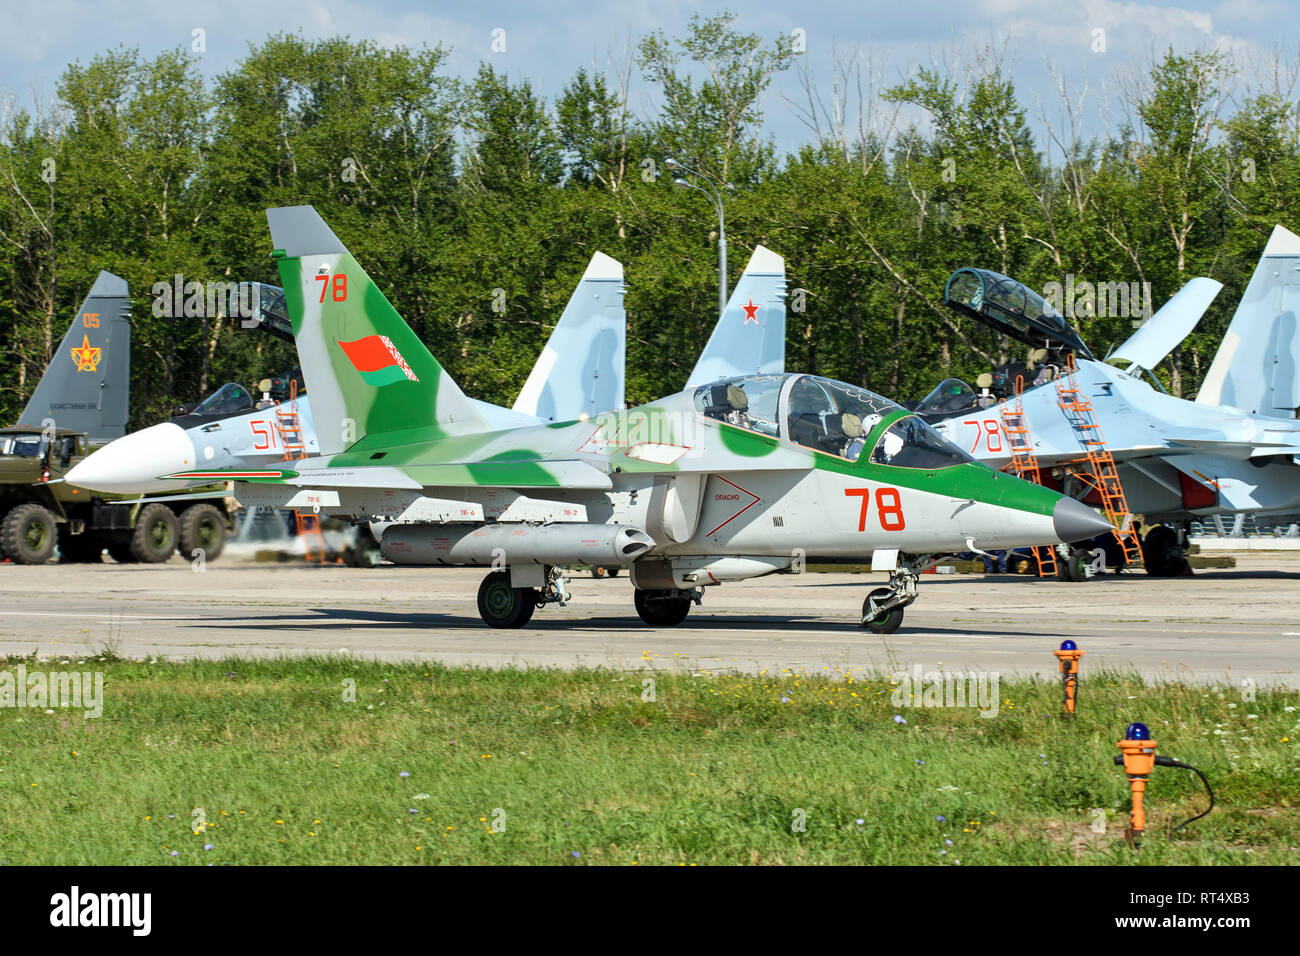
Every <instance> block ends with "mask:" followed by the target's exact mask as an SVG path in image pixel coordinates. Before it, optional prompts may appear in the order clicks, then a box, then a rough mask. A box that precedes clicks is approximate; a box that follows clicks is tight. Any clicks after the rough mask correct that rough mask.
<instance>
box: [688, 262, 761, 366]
mask: <svg viewBox="0 0 1300 956" xmlns="http://www.w3.org/2000/svg"><path fill="white" fill-rule="evenodd" d="M784 371H785V260H784V259H782V258H781V257H780V256H778V255H777V254H776V253H775V252H773V251H772V250H771V249H767V248H765V247H763V246H756V247H755V249H754V254H753V255H752V256H750V257H749V263H748V264H747V265H746V266H745V272H744V274H743V275H741V277H740V281H739V282H738V283H736V289H735V291H734V292H732V293H731V298H730V299H728V300H727V308H726V309H725V310H724V311H723V313H722V315H721V317H720V318H719V319H718V324H717V325H716V326H714V329H713V334H712V335H711V336H709V344H708V345H706V346H705V347H704V351H703V352H702V353H700V358H699V360H698V361H697V362H696V363H695V368H694V369H692V370H691V375H690V378H688V379H687V380H686V387H687V388H693V387H695V386H696V385H703V384H704V383H705V382H715V381H717V380H718V379H720V378H729V377H731V376H734V375H754V374H764V375H768V374H779V373H781V372H784Z"/></svg>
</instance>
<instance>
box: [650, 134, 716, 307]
mask: <svg viewBox="0 0 1300 956" xmlns="http://www.w3.org/2000/svg"><path fill="white" fill-rule="evenodd" d="M664 165H665V166H667V167H668V168H669V169H670V170H672V171H673V172H675V173H676V172H683V173H686V174H687V175H688V176H691V177H693V178H695V179H698V180H700V181H702V182H703V183H704V185H705V186H707V187H708V188H707V189H704V188H701V187H700V186H698V185H696V184H695V183H691V182H687V181H686V180H685V179H682V178H681V177H680V176H678V177H677V178H676V179H674V180H673V185H674V186H676V187H677V188H679V189H694V190H695V191H696V192H697V193H703V194H704V195H705V196H707V197H708V198H709V199H711V200H712V201H713V206H714V208H715V209H717V211H718V315H719V317H721V315H722V313H723V312H725V311H726V310H727V218H726V214H725V212H724V211H723V208H722V195H721V194H720V193H719V192H718V190H717V189H716V188H715V187H714V185H713V183H712V182H710V180H709V179H708V177H706V176H704V175H703V174H702V173H698V172H696V171H695V170H693V169H691V168H690V167H689V166H687V165H685V164H684V163H680V162H678V161H677V160H675V159H672V158H668V159H665V160H664ZM725 188H730V187H725Z"/></svg>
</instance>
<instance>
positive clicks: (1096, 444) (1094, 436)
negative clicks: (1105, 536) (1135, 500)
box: [1056, 355, 1142, 567]
mask: <svg viewBox="0 0 1300 956" xmlns="http://www.w3.org/2000/svg"><path fill="white" fill-rule="evenodd" d="M1078 371H1079V369H1078V366H1077V365H1075V363H1074V356H1073V355H1069V356H1067V357H1066V362H1065V374H1063V375H1060V376H1058V377H1057V379H1056V398H1057V401H1058V403H1059V404H1060V406H1061V411H1062V412H1063V413H1064V415H1065V419H1066V421H1068V422H1069V423H1070V426H1071V427H1072V428H1073V429H1074V434H1075V436H1076V437H1077V438H1078V440H1079V445H1080V447H1082V448H1083V452H1084V457H1083V458H1082V459H1080V460H1079V464H1081V465H1082V464H1085V463H1086V468H1084V469H1082V471H1081V472H1076V474H1077V475H1078V477H1079V478H1081V479H1083V481H1085V482H1086V483H1087V484H1089V485H1091V486H1092V487H1093V488H1095V489H1096V490H1097V494H1098V495H1100V497H1101V510H1102V511H1103V512H1104V513H1105V515H1106V519H1107V520H1108V521H1110V523H1111V524H1113V525H1114V526H1115V538H1116V540H1117V541H1119V545H1120V547H1121V548H1123V549H1124V559H1125V561H1126V562H1127V563H1128V565H1129V566H1131V567H1136V566H1138V565H1140V564H1141V563H1142V542H1141V541H1139V540H1138V536H1137V531H1135V530H1134V528H1133V515H1132V513H1131V512H1130V511H1129V510H1128V500H1127V499H1126V498H1125V497H1124V486H1123V485H1122V484H1120V480H1119V472H1118V471H1117V470H1116V469H1115V456H1114V455H1112V454H1111V453H1110V449H1109V448H1108V447H1107V446H1106V438H1105V436H1104V435H1102V432H1101V426H1100V425H1098V424H1097V419H1096V417H1095V416H1094V415H1093V408H1092V402H1090V401H1088V399H1087V398H1085V397H1084V395H1083V393H1082V392H1080V391H1079V385H1078Z"/></svg>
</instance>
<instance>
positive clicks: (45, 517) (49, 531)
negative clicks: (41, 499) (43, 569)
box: [0, 504, 58, 564]
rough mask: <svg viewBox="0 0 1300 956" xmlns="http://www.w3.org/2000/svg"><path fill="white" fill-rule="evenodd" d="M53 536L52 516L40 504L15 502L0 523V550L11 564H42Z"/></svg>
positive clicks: (50, 548) (54, 537)
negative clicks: (15, 506) (17, 504)
mask: <svg viewBox="0 0 1300 956" xmlns="http://www.w3.org/2000/svg"><path fill="white" fill-rule="evenodd" d="M57 537H58V534H57V528H56V526H55V523H54V515H52V514H50V512H49V509H47V508H46V507H45V506H44V505H38V504H25V505H19V506H18V507H17V508H15V509H14V510H13V511H11V512H9V513H8V514H7V515H5V520H4V524H3V525H0V549H3V551H4V554H5V557H7V558H9V560H11V561H13V563H14V564H44V563H45V562H46V561H48V560H50V555H52V554H53V553H54V542H55V540H56V539H57Z"/></svg>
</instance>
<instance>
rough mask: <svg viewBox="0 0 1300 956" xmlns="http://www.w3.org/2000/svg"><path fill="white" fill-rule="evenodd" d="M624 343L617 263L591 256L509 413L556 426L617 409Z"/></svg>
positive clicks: (620, 398) (620, 272)
mask: <svg viewBox="0 0 1300 956" xmlns="http://www.w3.org/2000/svg"><path fill="white" fill-rule="evenodd" d="M626 341H627V312H625V311H624V309H623V265H622V263H620V262H618V261H616V260H614V259H611V258H610V257H609V256H607V255H605V254H604V253H603V252H597V253H596V254H595V255H593V256H592V257H591V262H590V263H588V265H587V271H586V272H584V273H583V275H582V281H581V282H579V283H578V287H577V288H576V289H575V290H574V292H573V296H572V297H571V298H570V299H569V304H568V305H566V306H565V307H564V313H563V314H562V315H561V316H560V321H559V322H558V323H556V326H555V329H554V330H553V331H552V332H551V337H550V339H548V340H547V342H546V346H545V348H543V349H542V354H541V356H539V357H538V359H537V362H536V364H535V365H533V370H532V372H531V373H530V374H529V376H528V380H527V381H526V382H524V387H523V388H522V389H521V390H520V392H519V397H518V398H517V399H516V400H515V404H514V409H513V410H514V411H516V412H522V413H523V414H525V415H533V416H535V417H537V418H540V419H542V420H543V421H551V422H557V421H572V420H573V419H576V418H580V417H581V416H583V415H586V416H587V417H591V416H593V415H598V414H600V413H601V412H609V411H615V410H618V409H621V408H622V407H623V405H624V399H623V375H624V354H625V351H626V348H625V343H626Z"/></svg>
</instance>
